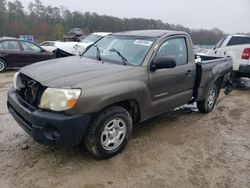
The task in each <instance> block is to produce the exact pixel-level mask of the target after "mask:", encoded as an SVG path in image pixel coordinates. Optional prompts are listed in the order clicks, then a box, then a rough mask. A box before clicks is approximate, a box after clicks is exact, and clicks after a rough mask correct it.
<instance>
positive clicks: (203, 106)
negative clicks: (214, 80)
mask: <svg viewBox="0 0 250 188" xmlns="http://www.w3.org/2000/svg"><path fill="white" fill-rule="evenodd" d="M218 96H219V89H218V86H217V85H215V84H213V85H212V86H211V87H210V89H209V92H208V95H207V97H206V99H205V100H203V101H199V102H197V107H198V109H199V111H200V112H203V113H209V112H211V111H212V110H213V109H214V106H215V104H216V101H217V98H218Z"/></svg>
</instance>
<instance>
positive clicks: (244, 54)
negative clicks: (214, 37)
mask: <svg viewBox="0 0 250 188" xmlns="http://www.w3.org/2000/svg"><path fill="white" fill-rule="evenodd" d="M209 54H210V55H214V56H230V57H232V59H233V70H234V71H235V73H236V76H238V77H248V78H250V36H247V35H228V36H226V37H224V38H222V39H221V40H220V41H219V42H218V43H217V44H216V46H215V47H214V49H213V50H211V51H210V53H209Z"/></svg>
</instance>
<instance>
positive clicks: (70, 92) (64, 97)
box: [39, 88, 81, 112]
mask: <svg viewBox="0 0 250 188" xmlns="http://www.w3.org/2000/svg"><path fill="white" fill-rule="evenodd" d="M80 94H81V90H80V89H55V88H48V89H46V90H45V91H44V93H43V94H42V97H41V101H40V104H39V107H40V108H43V109H50V110H53V111H57V112H59V111H64V110H68V109H70V108H72V107H73V106H74V105H75V104H76V102H77V100H78V98H79V97H80Z"/></svg>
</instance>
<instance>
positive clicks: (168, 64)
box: [150, 57, 176, 71]
mask: <svg viewBox="0 0 250 188" xmlns="http://www.w3.org/2000/svg"><path fill="white" fill-rule="evenodd" d="M175 67H176V61H175V59H174V58H173V57H160V58H157V59H156V60H155V61H153V62H152V64H151V67H150V70H151V71H156V70H158V69H172V68H175Z"/></svg>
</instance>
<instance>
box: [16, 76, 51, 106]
mask: <svg viewBox="0 0 250 188" xmlns="http://www.w3.org/2000/svg"><path fill="white" fill-rule="evenodd" d="M45 89H46V87H44V86H42V85H41V84H40V83H39V82H37V81H35V80H33V79H32V78H30V77H28V76H26V75H24V74H19V75H18V78H17V93H18V95H19V96H20V97H21V98H22V99H23V100H24V101H25V102H27V103H28V104H30V105H32V106H35V107H37V106H38V102H39V101H40V98H41V96H42V93H43V92H44V90H45Z"/></svg>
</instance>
